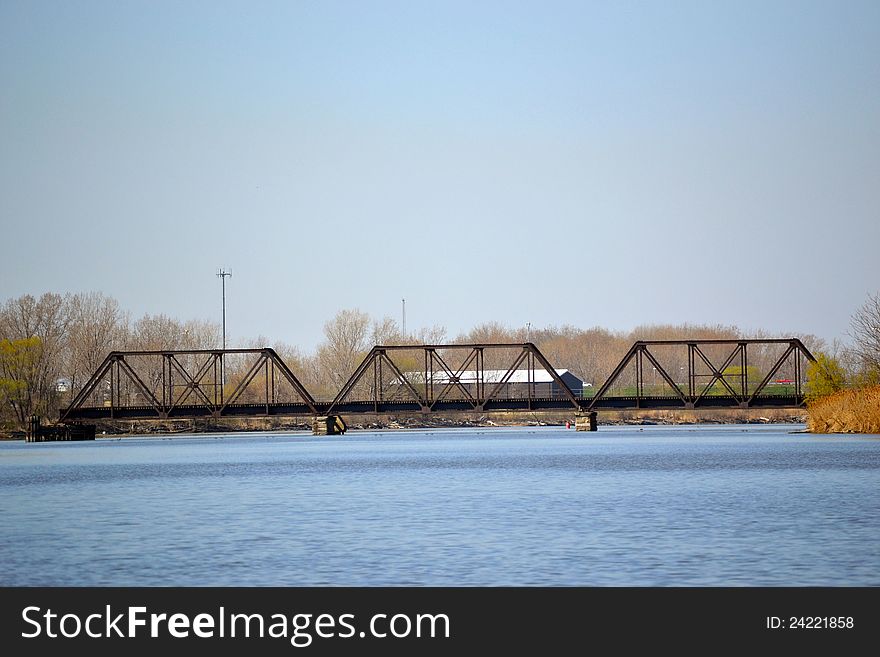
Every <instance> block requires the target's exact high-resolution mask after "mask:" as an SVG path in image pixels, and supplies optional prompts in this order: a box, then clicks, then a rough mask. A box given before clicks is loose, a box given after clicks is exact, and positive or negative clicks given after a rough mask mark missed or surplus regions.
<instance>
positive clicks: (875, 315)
mask: <svg viewBox="0 0 880 657" xmlns="http://www.w3.org/2000/svg"><path fill="white" fill-rule="evenodd" d="M850 328H851V330H850V337H852V339H853V347H852V352H853V355H854V356H855V359H856V361H857V362H858V364H859V365H860V366H861V368H862V369H863V370H864V371H865V373H866V374H868V375H873V376H877V375H880V292H877V293H876V294H869V295H868V299H867V301H865V303H864V305H862V307H861V308H859V309H858V310H857V311H856V312H855V314H854V315H853V316H852V319H851V320H850Z"/></svg>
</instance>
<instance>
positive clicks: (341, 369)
mask: <svg viewBox="0 0 880 657" xmlns="http://www.w3.org/2000/svg"><path fill="white" fill-rule="evenodd" d="M324 336H325V338H326V340H325V341H324V343H323V344H322V345H320V346H319V347H318V361H319V363H320V368H321V371H322V375H323V376H322V379H323V380H324V381H326V382H327V384H329V385H330V386H331V387H335V388H336V389H337V390H338V389H339V388H341V387H342V385H343V384H344V383H345V382H346V381H347V380H348V377H349V376H351V373H352V372H353V371H354V370H355V368H356V367H357V366H358V365H359V364H360V362H361V360H363V358H364V356H365V355H366V353H367V351H368V350H369V349H370V346H371V345H370V344H369V337H370V316H369V315H367V314H366V313H364V312H361V311H360V310H357V309H354V310H342V311H340V312H338V313H337V314H336V317H334V318H333V319H332V320H330V321H328V322H327V323H326V324H324Z"/></svg>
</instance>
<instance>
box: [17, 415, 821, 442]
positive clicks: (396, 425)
mask: <svg viewBox="0 0 880 657" xmlns="http://www.w3.org/2000/svg"><path fill="white" fill-rule="evenodd" d="M345 420H346V422H347V424H348V428H349V429H350V430H374V431H375V430H395V429H441V428H467V427H524V426H565V424H566V422H568V423H569V424H570V425H571V426H572V427H573V426H574V421H575V415H574V414H572V413H570V412H567V411H543V412H522V411H517V412H514V411H507V412H494V413H492V414H491V415H487V414H482V413H465V412H461V413H455V414H443V415H434V416H431V415H428V416H424V415H421V414H418V413H417V414H413V415H399V414H394V415H390V414H363V415H353V416H350V417H347V418H345ZM805 422H806V415H805V413H803V412H800V411H791V410H773V409H770V410H767V409H763V410H760V411H758V410H751V411H743V410H739V409H735V410H712V411H684V410H682V411H668V410H666V411H602V412H600V413H599V416H598V424H599V426H623V425H634V426H647V425H693V424H803V423H805ZM96 425H97V435H98V436H102V435H104V436H125V435H166V434H167V435H173V434H193V433H239V432H242V433H244V432H254V431H258V432H267V431H311V429H312V422H311V418H307V417H288V418H280V417H267V418H223V419H220V420H217V419H213V418H197V419H179V420H128V421H124V420H117V421H98V422H97V423H96ZM3 439H5V440H23V439H24V433H23V432H7V433H6V434H2V435H0V440H3Z"/></svg>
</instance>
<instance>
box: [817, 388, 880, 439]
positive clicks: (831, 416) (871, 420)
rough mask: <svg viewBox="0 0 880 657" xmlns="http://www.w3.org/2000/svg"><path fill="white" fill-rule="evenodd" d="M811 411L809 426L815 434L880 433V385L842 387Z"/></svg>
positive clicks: (820, 400)
mask: <svg viewBox="0 0 880 657" xmlns="http://www.w3.org/2000/svg"><path fill="white" fill-rule="evenodd" d="M807 410H808V413H809V415H808V419H807V427H808V428H809V430H810V431H812V432H814V433H880V386H870V387H867V388H858V389H855V390H842V391H841V392H838V393H835V394H833V395H829V396H828V397H823V398H822V399H818V400H816V401H814V402H812V403H810V405H809V407H808V409H807Z"/></svg>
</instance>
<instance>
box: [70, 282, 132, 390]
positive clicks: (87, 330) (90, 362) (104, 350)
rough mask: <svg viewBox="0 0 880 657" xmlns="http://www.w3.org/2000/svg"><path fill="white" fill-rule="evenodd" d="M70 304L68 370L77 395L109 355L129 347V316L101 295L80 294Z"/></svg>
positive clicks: (117, 304)
mask: <svg viewBox="0 0 880 657" xmlns="http://www.w3.org/2000/svg"><path fill="white" fill-rule="evenodd" d="M68 304H69V312H70V323H69V327H68V336H67V349H66V353H65V368H64V370H65V374H66V376H67V378H68V379H69V380H70V388H71V390H72V391H73V390H78V389H79V388H80V387H82V385H83V384H84V383H85V382H86V381H87V380H88V378H89V376H91V374H92V373H93V372H94V371H95V370H96V369H97V368H98V366H99V365H100V364H101V362H102V361H103V360H104V358H106V357H107V354H108V353H109V352H111V351H114V350H117V349H123V348H124V347H125V344H126V342H127V340H128V313H126V312H124V311H122V310H121V309H120V307H119V302H118V301H116V299H114V298H112V297H107V296H104V295H103V294H101V293H100V292H91V293H88V294H76V295H74V296H72V297H71V298H70V299H69V300H68Z"/></svg>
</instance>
